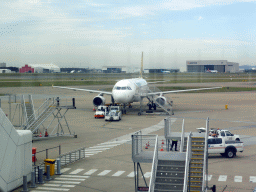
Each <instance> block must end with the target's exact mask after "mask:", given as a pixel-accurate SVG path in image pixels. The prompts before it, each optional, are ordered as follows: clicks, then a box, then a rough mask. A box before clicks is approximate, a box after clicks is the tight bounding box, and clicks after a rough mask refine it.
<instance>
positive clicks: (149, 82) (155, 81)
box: [147, 81, 166, 84]
mask: <svg viewBox="0 0 256 192" xmlns="http://www.w3.org/2000/svg"><path fill="white" fill-rule="evenodd" d="M163 82H166V81H153V82H147V83H148V84H154V83H163Z"/></svg>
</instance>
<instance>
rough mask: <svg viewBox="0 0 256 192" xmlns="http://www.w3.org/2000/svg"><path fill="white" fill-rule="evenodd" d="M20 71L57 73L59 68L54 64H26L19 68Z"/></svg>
mask: <svg viewBox="0 0 256 192" xmlns="http://www.w3.org/2000/svg"><path fill="white" fill-rule="evenodd" d="M19 72H20V73H59V72H60V68H59V66H57V65H55V64H26V65H25V66H23V67H21V68H20V70H19Z"/></svg>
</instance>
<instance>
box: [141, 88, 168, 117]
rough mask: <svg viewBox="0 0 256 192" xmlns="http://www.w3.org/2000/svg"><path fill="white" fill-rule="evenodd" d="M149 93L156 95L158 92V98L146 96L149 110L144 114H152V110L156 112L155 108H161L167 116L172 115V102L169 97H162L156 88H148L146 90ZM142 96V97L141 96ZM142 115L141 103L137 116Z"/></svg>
mask: <svg viewBox="0 0 256 192" xmlns="http://www.w3.org/2000/svg"><path fill="white" fill-rule="evenodd" d="M146 91H147V92H149V93H156V92H157V93H158V92H159V97H155V95H149V96H146V98H147V99H148V103H147V106H148V107H149V110H147V111H146V113H153V110H152V108H153V109H154V110H156V108H157V107H159V108H161V109H162V110H163V111H164V112H165V113H166V114H167V115H173V110H172V104H173V102H172V101H171V99H170V98H169V97H163V96H162V95H161V90H159V89H158V88H157V87H150V88H149V89H148V90H146ZM141 96H143V95H141ZM141 114H142V103H140V112H139V113H138V115H141Z"/></svg>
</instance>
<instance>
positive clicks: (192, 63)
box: [186, 60, 239, 73]
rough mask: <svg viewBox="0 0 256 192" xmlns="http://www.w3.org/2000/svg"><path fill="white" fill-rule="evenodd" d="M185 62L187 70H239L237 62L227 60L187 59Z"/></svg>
mask: <svg viewBox="0 0 256 192" xmlns="http://www.w3.org/2000/svg"><path fill="white" fill-rule="evenodd" d="M186 64H187V72H211V71H214V72H216V71H217V72H218V73H226V72H229V73H237V72H239V63H235V62H228V61H227V60H188V61H186Z"/></svg>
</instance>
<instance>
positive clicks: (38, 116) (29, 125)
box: [23, 98, 57, 133]
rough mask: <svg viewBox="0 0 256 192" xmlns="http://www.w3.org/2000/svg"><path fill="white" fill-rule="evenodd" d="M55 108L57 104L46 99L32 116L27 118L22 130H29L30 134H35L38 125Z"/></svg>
mask: <svg viewBox="0 0 256 192" xmlns="http://www.w3.org/2000/svg"><path fill="white" fill-rule="evenodd" d="M56 106H57V104H56V103H55V102H54V99H53V100H51V98H49V99H46V101H45V102H44V103H43V104H42V105H41V106H40V107H39V108H38V110H37V111H36V112H34V114H32V115H30V116H28V118H27V122H26V123H25V124H24V125H23V129H24V130H31V132H32V133H36V132H37V130H38V129H39V127H40V125H42V124H43V122H45V121H46V119H47V118H48V117H49V116H50V115H51V114H52V113H53V112H54V111H55V109H56ZM26 109H27V108H26Z"/></svg>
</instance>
